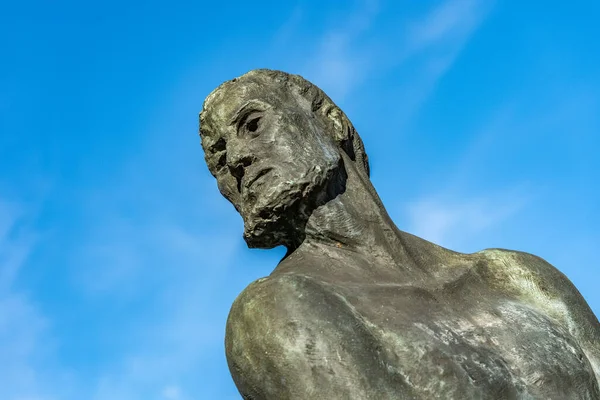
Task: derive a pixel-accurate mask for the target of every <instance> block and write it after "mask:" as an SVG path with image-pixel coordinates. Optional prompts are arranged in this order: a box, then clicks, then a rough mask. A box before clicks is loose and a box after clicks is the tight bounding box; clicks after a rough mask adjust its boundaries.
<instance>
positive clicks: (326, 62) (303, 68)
mask: <svg viewBox="0 0 600 400" xmlns="http://www.w3.org/2000/svg"><path fill="white" fill-rule="evenodd" d="M491 6H492V0H448V1H444V2H441V3H440V4H438V5H437V6H435V7H433V8H431V9H430V10H428V11H427V12H426V13H425V14H422V15H418V16H414V17H412V18H410V19H406V17H405V16H402V17H403V18H398V23H397V24H396V25H395V26H392V27H389V28H386V29H379V28H378V22H377V21H378V18H379V17H380V16H381V14H382V13H385V12H386V10H385V7H383V6H382V5H381V4H379V2H377V1H371V0H366V1H362V2H359V3H358V5H357V7H356V8H355V9H354V10H353V11H352V12H350V13H348V14H346V15H341V16H340V15H338V16H336V18H335V19H333V22H331V23H330V26H326V27H324V28H323V30H322V34H321V35H320V36H319V37H318V38H316V39H314V38H311V41H314V42H315V46H314V49H313V48H310V47H309V48H308V49H301V50H300V53H301V54H297V55H295V56H293V57H291V58H292V59H294V60H296V61H298V60H301V62H300V63H297V62H296V64H295V65H293V68H292V69H293V70H294V71H298V72H299V73H300V74H302V75H304V76H305V77H306V78H308V79H310V80H311V81H313V82H314V83H316V84H317V85H319V86H320V87H322V88H323V89H324V90H325V91H326V92H327V93H328V94H330V95H331V96H332V98H333V99H334V100H335V101H338V102H343V101H344V100H345V99H346V98H347V97H348V95H349V94H350V93H352V91H353V90H355V89H356V88H357V87H358V86H360V85H361V84H362V83H363V82H364V81H365V80H366V79H367V78H368V75H369V74H371V73H376V74H377V75H379V76H382V75H384V74H385V73H387V72H389V71H397V72H398V73H399V75H400V76H401V75H402V72H401V69H402V67H403V66H404V65H405V64H406V63H411V64H412V63H415V62H416V63H417V64H418V65H419V66H418V68H414V69H413V72H411V73H410V74H409V75H410V76H406V83H405V86H404V87H402V90H401V92H402V93H406V95H407V96H406V98H402V96H400V97H401V98H400V99H399V101H400V102H401V103H402V104H399V107H398V108H399V109H402V110H404V111H403V112H404V113H406V114H407V115H408V114H412V113H413V112H414V111H415V110H416V109H417V108H418V106H419V105H420V104H421V103H423V101H425V99H426V98H427V97H428V96H429V95H430V93H431V92H432V90H433V89H434V88H435V86H436V84H437V81H438V80H439V79H440V78H441V77H442V76H443V75H444V74H445V73H446V71H448V69H449V68H450V67H451V66H452V64H453V63H454V61H455V60H456V59H457V57H458V55H459V54H460V53H461V51H462V49H463V48H464V46H465V44H466V43H467V42H468V40H469V38H470V37H471V36H472V35H473V34H474V32H475V31H476V30H477V28H478V27H479V26H480V25H481V23H482V22H483V21H484V20H485V17H486V15H487V14H488V13H489V11H490V9H491V8H492V7H491ZM301 15H302V13H301V10H300V9H297V10H296V11H294V13H293V15H292V17H290V19H289V21H288V22H286V23H285V24H284V25H283V26H282V29H281V30H280V31H279V32H278V34H277V35H276V37H275V42H276V43H278V44H281V43H283V42H289V43H291V42H292V38H293V37H294V34H293V32H294V27H295V26H296V25H297V24H298V21H299V20H300V18H301ZM399 17H400V16H399ZM306 60H308V61H306ZM298 64H299V65H300V66H299V67H298ZM399 91H400V90H399Z"/></svg>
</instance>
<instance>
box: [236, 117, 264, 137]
mask: <svg viewBox="0 0 600 400" xmlns="http://www.w3.org/2000/svg"><path fill="white" fill-rule="evenodd" d="M261 125H262V115H261V113H257V112H253V113H250V114H248V115H247V116H246V117H245V118H243V119H242V120H241V123H240V125H239V127H238V132H239V134H240V135H242V136H245V135H248V136H251V137H256V136H258V135H259V134H260V130H261Z"/></svg>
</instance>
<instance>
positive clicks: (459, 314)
mask: <svg viewBox="0 0 600 400" xmlns="http://www.w3.org/2000/svg"><path fill="white" fill-rule="evenodd" d="M200 134H201V138H202V146H203V148H204V151H205V157H206V162H207V164H208V167H209V169H210V171H211V173H212V174H213V175H214V176H215V177H216V178H217V182H218V187H219V190H220V191H221V193H222V194H223V195H224V196H225V197H226V198H227V199H228V200H229V201H231V203H232V204H233V205H234V206H235V208H236V210H237V211H238V212H239V213H240V214H241V216H242V217H243V219H244V238H245V240H246V242H247V244H248V246H250V247H259V248H272V247H275V246H278V245H285V246H286V247H287V249H288V252H287V254H286V256H285V257H284V258H283V259H282V260H281V262H280V263H279V265H277V267H276V268H275V270H274V271H273V273H272V274H271V275H269V276H268V277H266V278H262V279H259V280H257V281H255V282H253V283H252V284H250V285H249V286H248V287H247V288H246V289H245V290H244V291H243V292H242V293H241V294H240V295H239V296H238V298H237V299H236V300H235V302H234V304H233V306H232V308H231V312H230V314H229V319H228V322H227V329H226V339H225V344H226V352H227V360H228V363H229V368H230V371H231V374H232V376H233V379H234V381H235V383H236V385H237V387H238V389H239V391H240V393H241V394H242V396H243V398H244V399H252V400H263V399H265V400H285V399H299V400H300V399H302V400H304V399H306V400H309V399H328V400H333V399H345V400H351V399H361V400H363V399H373V400H386V399H559V400H566V399H600V389H599V380H600V324H599V323H598V319H597V318H596V316H595V315H594V314H593V313H592V311H591V310H590V308H589V306H588V305H587V303H586V302H585V300H584V299H583V298H582V296H581V295H580V293H579V292H578V291H577V289H576V288H575V287H574V286H573V284H572V283H571V282H570V281H569V280H568V279H567V278H566V277H565V276H564V275H563V274H562V273H561V272H559V271H558V270H557V269H556V268H554V267H553V266H552V265H550V264H548V263H547V262H546V261H544V260H543V259H541V258H539V257H536V256H534V255H531V254H527V253H522V252H518V251H510V250H502V249H487V250H483V251H480V252H477V253H473V254H462V253H457V252H454V251H451V250H448V249H445V248H442V247H440V246H438V245H435V244H433V243H431V242H428V241H426V240H423V239H420V238H418V237H416V236H413V235H411V234H409V233H406V232H403V231H400V230H399V229H398V228H397V227H396V226H395V225H394V223H393V222H392V220H391V219H390V217H389V216H388V214H387V212H386V210H385V208H384V207H383V204H382V203H381V200H380V199H379V197H378V195H377V193H376V191H375V189H374V187H373V185H372V184H371V181H370V179H369V163H368V159H367V155H366V153H365V150H364V147H363V144H362V141H361V139H360V137H359V136H358V134H357V132H356V130H355V129H354V127H353V126H352V124H351V122H350V121H349V120H348V118H347V117H346V115H345V114H344V113H343V112H342V111H341V110H340V109H339V108H338V107H337V106H336V105H335V104H334V103H333V102H332V101H331V99H330V98H329V97H327V96H326V95H325V94H324V93H323V92H322V91H321V90H320V89H319V88H317V87H316V86H314V85H312V84H311V83H309V82H308V81H306V80H304V79H303V78H301V77H300V76H297V75H290V74H286V73H283V72H279V71H271V70H255V71H251V72H249V73H247V74H245V75H243V76H242V77H239V78H237V79H233V80H231V81H228V82H225V83H224V84H222V85H221V86H219V87H218V88H217V89H216V90H215V91H213V92H212V93H211V94H210V95H209V96H208V97H207V99H206V101H205V103H204V107H203V110H202V112H201V114H200ZM396 174H397V173H396V172H392V171H390V175H391V176H394V175H396Z"/></svg>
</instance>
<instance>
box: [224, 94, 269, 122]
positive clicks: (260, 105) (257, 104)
mask: <svg viewBox="0 0 600 400" xmlns="http://www.w3.org/2000/svg"><path fill="white" fill-rule="evenodd" d="M267 106H268V105H267V104H266V103H264V102H262V101H260V100H249V101H247V102H245V103H244V104H242V106H241V107H240V108H238V110H237V111H236V112H235V113H234V114H233V118H231V120H230V121H229V125H235V124H237V123H238V122H239V120H240V117H242V116H243V115H244V114H246V112H247V111H249V110H250V109H259V110H264V109H265V108H267Z"/></svg>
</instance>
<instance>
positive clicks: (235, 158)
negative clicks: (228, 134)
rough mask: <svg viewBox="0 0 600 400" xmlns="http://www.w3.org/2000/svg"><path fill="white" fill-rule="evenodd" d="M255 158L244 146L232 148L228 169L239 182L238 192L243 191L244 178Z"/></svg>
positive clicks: (228, 157) (229, 153)
mask: <svg viewBox="0 0 600 400" xmlns="http://www.w3.org/2000/svg"><path fill="white" fill-rule="evenodd" d="M253 160H254V157H253V156H252V154H250V153H249V152H248V148H247V147H245V148H242V146H232V148H231V150H230V151H228V152H227V167H228V168H229V172H230V173H231V175H233V176H234V177H235V179H236V180H237V189H238V192H241V190H242V178H243V177H244V174H245V172H246V168H247V167H248V166H249V165H250V164H252V162H253Z"/></svg>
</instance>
